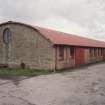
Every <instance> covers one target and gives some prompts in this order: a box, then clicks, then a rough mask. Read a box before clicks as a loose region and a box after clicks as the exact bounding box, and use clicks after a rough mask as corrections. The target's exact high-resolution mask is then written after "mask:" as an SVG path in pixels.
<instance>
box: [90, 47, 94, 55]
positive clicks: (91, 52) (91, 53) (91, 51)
mask: <svg viewBox="0 0 105 105" xmlns="http://www.w3.org/2000/svg"><path fill="white" fill-rule="evenodd" d="M89 53H90V56H91V57H92V56H93V55H94V54H93V49H92V48H90V49H89Z"/></svg>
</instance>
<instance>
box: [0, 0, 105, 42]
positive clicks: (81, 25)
mask: <svg viewBox="0 0 105 105" xmlns="http://www.w3.org/2000/svg"><path fill="white" fill-rule="evenodd" d="M104 11H105V1H104V0H0V21H1V22H4V21H8V20H13V21H20V22H25V23H28V24H33V25H40V26H43V27H48V28H52V29H56V30H60V31H64V32H68V33H73V34H78V35H82V36H86V37H91V38H94V39H99V40H104V41H105V37H104V33H105V32H104V31H105V28H104V26H105V13H104Z"/></svg>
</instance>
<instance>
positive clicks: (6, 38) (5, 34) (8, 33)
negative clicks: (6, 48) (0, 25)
mask: <svg viewBox="0 0 105 105" xmlns="http://www.w3.org/2000/svg"><path fill="white" fill-rule="evenodd" d="M10 41H11V31H10V29H9V28H6V29H5V30H4V31H3V42H4V43H5V44H9V42H10Z"/></svg>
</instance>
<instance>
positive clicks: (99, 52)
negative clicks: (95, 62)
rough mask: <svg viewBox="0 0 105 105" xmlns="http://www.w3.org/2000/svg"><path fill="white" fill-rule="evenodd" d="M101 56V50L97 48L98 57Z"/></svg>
mask: <svg viewBox="0 0 105 105" xmlns="http://www.w3.org/2000/svg"><path fill="white" fill-rule="evenodd" d="M100 55H101V49H100V48H99V49H98V56H100Z"/></svg>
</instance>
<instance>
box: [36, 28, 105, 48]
mask: <svg viewBox="0 0 105 105" xmlns="http://www.w3.org/2000/svg"><path fill="white" fill-rule="evenodd" d="M35 28H36V29H38V30H39V31H40V32H41V33H42V34H43V35H44V36H45V37H46V38H47V39H49V40H50V41H51V42H52V43H53V44H62V45H74V46H88V47H104V48H105V42H102V41H98V40H93V39H88V38H84V37H79V36H76V35H72V34H67V33H64V32H59V31H54V30H51V29H47V28H40V27H35Z"/></svg>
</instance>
